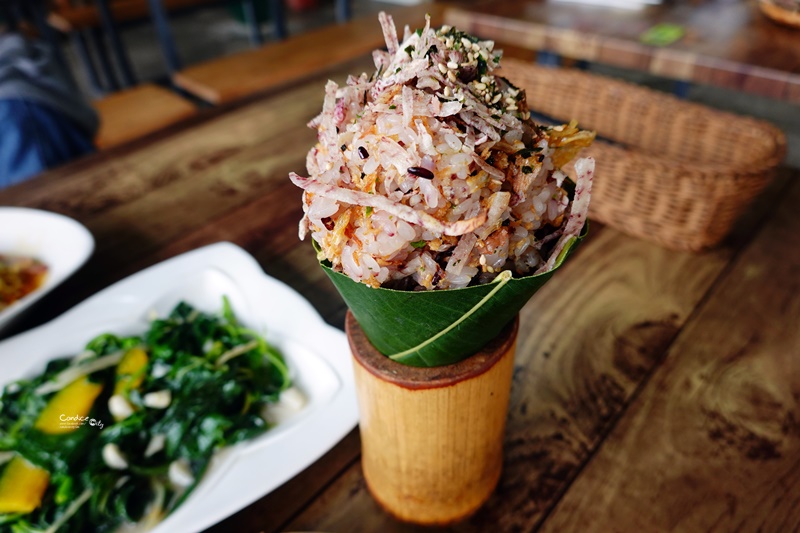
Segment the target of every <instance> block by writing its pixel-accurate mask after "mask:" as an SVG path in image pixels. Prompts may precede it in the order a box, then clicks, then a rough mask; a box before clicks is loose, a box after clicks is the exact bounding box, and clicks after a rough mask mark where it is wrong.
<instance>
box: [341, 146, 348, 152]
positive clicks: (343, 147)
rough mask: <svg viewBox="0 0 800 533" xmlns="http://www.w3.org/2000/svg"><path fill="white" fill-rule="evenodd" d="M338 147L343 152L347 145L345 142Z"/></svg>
mask: <svg viewBox="0 0 800 533" xmlns="http://www.w3.org/2000/svg"><path fill="white" fill-rule="evenodd" d="M339 148H341V149H342V152H344V151H345V150H347V145H346V144H343V145H342V146H340V147H339Z"/></svg>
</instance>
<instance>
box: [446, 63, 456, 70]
mask: <svg viewBox="0 0 800 533" xmlns="http://www.w3.org/2000/svg"><path fill="white" fill-rule="evenodd" d="M447 68H449V69H450V70H455V69H457V68H458V63H456V62H455V61H450V62H448V63H447Z"/></svg>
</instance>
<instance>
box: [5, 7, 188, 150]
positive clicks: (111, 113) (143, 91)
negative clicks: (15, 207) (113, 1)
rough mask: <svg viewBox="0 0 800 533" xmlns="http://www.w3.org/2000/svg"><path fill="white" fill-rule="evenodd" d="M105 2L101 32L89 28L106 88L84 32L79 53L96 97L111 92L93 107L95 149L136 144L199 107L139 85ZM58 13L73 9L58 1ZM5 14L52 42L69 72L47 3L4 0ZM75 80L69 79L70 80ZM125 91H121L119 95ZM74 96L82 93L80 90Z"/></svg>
mask: <svg viewBox="0 0 800 533" xmlns="http://www.w3.org/2000/svg"><path fill="white" fill-rule="evenodd" d="M106 1H107V0H99V1H98V2H97V3H96V4H95V5H96V7H98V8H99V9H98V12H97V14H98V17H99V18H98V22H99V27H94V28H90V31H91V41H90V42H92V43H93V44H94V45H95V46H94V48H95V50H94V52H95V53H96V55H97V57H98V59H99V61H100V63H101V66H102V68H103V71H104V72H103V73H104V77H105V79H104V81H105V83H101V81H100V78H99V75H98V73H97V70H96V68H95V66H94V61H93V59H92V51H91V49H90V47H89V42H87V41H88V40H89V39H87V35H86V34H85V33H77V32H76V35H78V41H77V42H78V44H79V46H78V47H77V50H78V53H79V55H81V56H85V57H84V62H85V64H86V65H87V71H88V73H89V76H90V79H91V78H93V80H92V82H93V83H92V85H94V86H95V88H96V89H99V91H98V92H102V93H105V92H113V93H114V94H111V95H110V96H106V97H104V98H100V99H97V100H95V101H94V102H92V107H93V108H94V109H95V111H96V113H97V114H98V116H99V119H100V127H99V130H98V131H97V134H96V135H95V137H94V144H95V145H96V146H97V147H98V148H110V147H113V146H117V145H119V144H123V143H126V142H129V141H132V140H134V139H137V138H140V137H143V136H145V135H148V134H150V133H153V132H155V131H158V130H160V129H162V128H165V127H167V126H170V125H172V124H175V123H176V122H179V121H180V120H183V119H185V118H187V117H189V116H191V115H194V114H195V113H196V112H197V108H196V106H195V105H194V104H193V103H192V102H189V101H187V100H186V99H184V98H182V97H181V96H179V95H177V94H175V93H174V92H172V91H171V90H169V89H165V88H163V87H159V86H157V85H154V84H150V83H145V84H141V85H136V78H135V75H134V73H133V70H132V68H131V66H130V62H129V60H128V56H127V52H126V50H125V48H124V46H123V44H122V41H121V40H120V38H119V33H118V31H117V27H116V24H117V22H116V20H115V19H114V16H113V14H112V12H111V11H110V10H109V9H107V8H108V4H107V3H106ZM56 2H57V3H56V4H54V6H53V7H54V8H56V9H57V8H59V7H63V6H65V5H70V6H71V5H72V3H70V2H69V0H56ZM0 6H2V8H3V10H4V11H3V12H6V13H7V16H8V17H9V20H10V24H9V26H12V25H19V23H21V22H23V21H30V22H31V23H32V26H33V28H34V30H35V31H36V32H37V33H38V34H39V35H40V36H42V37H44V38H45V40H46V41H47V42H48V44H49V46H50V48H51V49H52V50H53V53H54V54H55V55H56V57H57V58H58V61H59V62H60V63H61V65H62V66H63V69H64V71H65V72H68V70H69V69H68V66H67V62H66V61H65V59H64V57H63V53H62V48H61V42H60V38H59V37H60V36H59V35H58V33H57V32H56V31H55V30H54V29H53V28H52V27H51V26H50V25H49V24H48V23H47V22H48V20H50V21H52V18H49V19H48V17H47V16H46V13H45V6H44V1H43V0H0ZM104 33H105V34H108V38H109V41H110V43H111V48H112V49H113V52H114V59H115V60H116V67H115V65H114V64H112V61H111V58H110V57H109V55H108V54H107V52H106V46H105V43H104V41H103V37H104ZM116 70H118V71H119V72H120V73H121V74H122V76H121V78H122V79H121V82H120V80H118V79H117V77H116V75H115V74H116V72H115V71H116ZM70 80H71V77H70ZM121 87H122V90H119V89H120V88H121ZM74 92H75V93H76V94H78V93H79V90H78V88H77V87H74Z"/></svg>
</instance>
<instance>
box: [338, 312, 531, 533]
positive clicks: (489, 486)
mask: <svg viewBox="0 0 800 533" xmlns="http://www.w3.org/2000/svg"><path fill="white" fill-rule="evenodd" d="M518 328H519V317H517V318H515V319H514V320H513V321H512V323H511V324H509V325H508V326H506V328H505V329H504V330H503V331H502V332H501V333H500V335H498V336H497V337H496V338H495V339H493V340H492V341H490V342H489V344H487V345H486V346H485V347H484V348H483V349H481V350H480V351H479V352H478V353H476V354H475V355H473V356H471V357H468V358H467V359H465V360H463V361H461V362H459V363H456V364H452V365H447V366H440V367H432V368H419V367H412V366H407V365H403V364H400V363H396V362H394V361H392V360H391V359H389V358H388V357H385V356H384V355H382V354H381V353H380V352H378V350H376V349H375V347H373V346H372V344H370V342H369V340H367V337H366V336H365V335H364V332H363V331H362V329H361V327H360V326H359V325H358V322H357V321H356V319H355V317H353V315H352V313H350V312H348V313H347V320H346V330H347V338H348V340H349V342H350V349H351V351H352V353H353V359H354V368H355V379H356V392H357V395H358V406H359V410H360V414H361V422H360V431H361V447H362V457H361V461H362V467H363V470H364V478H365V479H366V482H367V486H368V487H369V490H370V492H371V493H372V495H373V497H374V498H375V500H376V501H377V502H378V503H379V504H380V505H381V506H382V507H383V508H384V509H385V510H386V511H387V512H389V513H390V514H392V515H394V516H395V517H396V518H398V519H400V520H403V521H406V522H412V523H416V524H424V525H445V524H449V523H453V522H457V521H459V520H462V519H464V518H466V517H468V516H469V515H471V514H472V513H474V512H475V511H477V510H478V508H479V507H480V506H481V505H483V503H485V502H486V500H487V499H488V498H489V496H490V495H491V493H492V491H493V490H494V488H495V487H496V486H497V482H498V480H499V479H500V470H501V467H502V460H503V434H504V432H505V425H506V414H507V411H508V398H509V394H510V391H511V377H512V374H513V369H514V351H515V348H516V340H517V330H518Z"/></svg>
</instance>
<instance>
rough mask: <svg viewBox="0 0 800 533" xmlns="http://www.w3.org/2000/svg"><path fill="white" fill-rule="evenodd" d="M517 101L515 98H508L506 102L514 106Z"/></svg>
mask: <svg viewBox="0 0 800 533" xmlns="http://www.w3.org/2000/svg"><path fill="white" fill-rule="evenodd" d="M515 101H516V100H514V99H513V98H511V97H510V96H506V102H508V103H509V104H513V103H514V102H515Z"/></svg>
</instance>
